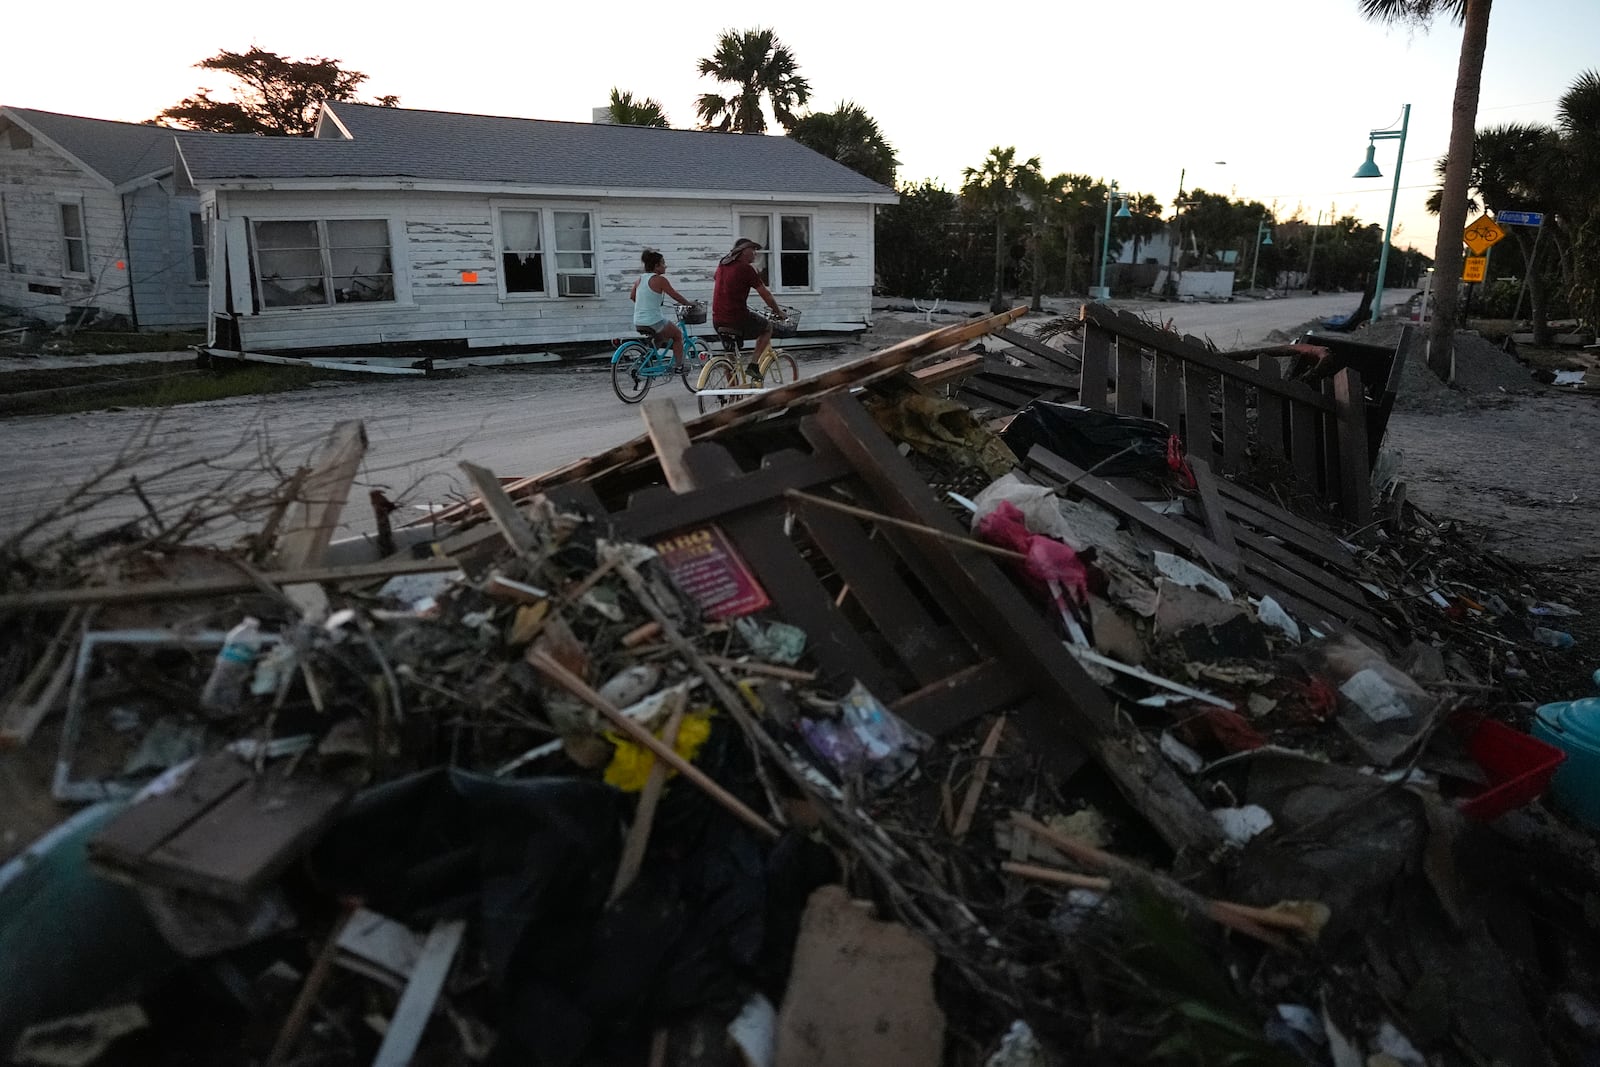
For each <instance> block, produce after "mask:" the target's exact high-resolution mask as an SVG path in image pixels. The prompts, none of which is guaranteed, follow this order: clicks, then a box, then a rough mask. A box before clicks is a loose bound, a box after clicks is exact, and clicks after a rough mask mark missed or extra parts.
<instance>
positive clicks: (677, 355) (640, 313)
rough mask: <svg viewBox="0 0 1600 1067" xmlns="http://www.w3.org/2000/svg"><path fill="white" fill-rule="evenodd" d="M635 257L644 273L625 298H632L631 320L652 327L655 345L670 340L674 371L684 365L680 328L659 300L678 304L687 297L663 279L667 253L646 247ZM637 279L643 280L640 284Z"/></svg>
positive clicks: (681, 368) (684, 301)
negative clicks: (642, 267)
mask: <svg viewBox="0 0 1600 1067" xmlns="http://www.w3.org/2000/svg"><path fill="white" fill-rule="evenodd" d="M639 260H640V262H642V263H643V264H644V269H645V273H644V274H641V275H639V277H638V278H637V279H636V280H635V281H634V283H633V288H632V289H631V290H629V292H628V299H629V300H632V301H633V324H634V325H635V326H643V327H646V328H648V329H650V330H652V331H653V332H654V334H655V339H656V343H657V344H658V345H659V344H661V343H662V342H663V341H671V342H672V370H673V373H674V374H676V373H678V372H680V371H682V370H683V369H684V364H683V330H681V329H680V328H679V327H678V324H677V323H676V322H673V321H672V319H671V318H669V317H668V316H667V314H666V312H665V311H663V310H662V308H661V301H662V298H663V297H668V296H670V297H672V299H674V300H676V301H677V302H678V303H680V304H687V303H689V302H690V301H689V298H688V297H686V296H684V295H683V294H681V293H679V292H678V290H676V289H674V288H673V287H672V283H671V282H669V281H667V257H665V256H663V255H662V254H661V253H660V252H657V251H655V250H654V249H650V248H647V249H645V250H644V252H643V253H642V254H641V255H640V256H639ZM640 282H643V283H644V284H643V285H642V286H641V285H640V284H639V283H640ZM701 321H704V320H701Z"/></svg>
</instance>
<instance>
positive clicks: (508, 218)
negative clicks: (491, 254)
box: [500, 211, 544, 293]
mask: <svg viewBox="0 0 1600 1067" xmlns="http://www.w3.org/2000/svg"><path fill="white" fill-rule="evenodd" d="M539 214H540V213H539V212H537V211H502V212H500V272H501V274H502V275H503V276H504V278H505V284H506V292H508V293H542V292H544V252H543V251H542V244H541V241H540V231H541V226H540V218H539Z"/></svg>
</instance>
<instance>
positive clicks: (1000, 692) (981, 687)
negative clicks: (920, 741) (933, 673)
mask: <svg viewBox="0 0 1600 1067" xmlns="http://www.w3.org/2000/svg"><path fill="white" fill-rule="evenodd" d="M1032 691H1033V690H1032V689H1031V687H1030V686H1029V684H1028V681H1027V679H1025V678H1024V677H1023V676H1022V675H1020V674H1018V673H1017V672H1016V670H1014V669H1013V668H1012V667H1011V665H1010V664H1008V663H1005V662H1003V661H1001V660H999V659H986V660H984V661H983V662H982V663H975V664H973V665H972V666H970V667H967V668H965V669H963V670H960V671H957V672H956V673H954V674H951V675H948V676H946V677H944V678H940V679H938V680H937V681H935V682H932V683H931V684H928V685H925V686H923V687H922V688H921V689H918V690H916V691H915V692H912V693H907V694H906V695H905V696H903V697H901V698H900V699H899V700H897V701H895V702H894V703H893V704H892V705H890V710H892V711H893V712H894V713H895V714H896V715H898V716H900V717H901V718H902V719H904V720H905V721H906V722H908V723H910V724H911V725H913V726H915V727H916V728H917V729H919V730H922V731H924V732H926V733H929V734H932V735H933V736H934V737H940V736H942V735H944V734H947V733H949V732H950V731H951V730H954V729H956V728H957V727H959V726H961V725H962V724H963V723H967V722H971V721H972V719H974V718H975V717H977V716H979V715H982V714H985V713H986V712H989V711H996V710H1000V709H1002V708H1007V707H1010V706H1011V705H1013V704H1016V703H1019V702H1020V701H1022V700H1023V699H1025V698H1026V697H1027V696H1028V695H1029V694H1030V693H1031V692H1032Z"/></svg>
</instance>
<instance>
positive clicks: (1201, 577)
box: [1151, 551, 1233, 600]
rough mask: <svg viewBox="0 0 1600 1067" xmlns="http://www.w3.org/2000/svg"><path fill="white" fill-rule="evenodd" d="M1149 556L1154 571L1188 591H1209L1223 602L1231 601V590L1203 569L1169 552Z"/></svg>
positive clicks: (1154, 553) (1157, 552)
mask: <svg viewBox="0 0 1600 1067" xmlns="http://www.w3.org/2000/svg"><path fill="white" fill-rule="evenodd" d="M1151 555H1152V556H1153V557H1154V558H1155V562H1156V570H1158V571H1160V572H1161V574H1162V576H1163V577H1166V578H1170V579H1171V580H1172V581H1174V582H1177V583H1178V584H1179V585H1186V586H1188V587H1189V588H1190V589H1207V590H1210V591H1211V592H1213V593H1215V594H1217V596H1219V597H1221V598H1222V599H1223V600H1232V599H1233V590H1232V589H1229V588H1228V586H1227V584H1226V583H1225V582H1223V580H1222V579H1221V578H1218V577H1217V576H1216V575H1214V574H1212V573H1211V572H1210V571H1208V570H1206V569H1205V568H1204V567H1199V566H1196V565H1195V564H1193V563H1190V562H1189V561H1188V560H1186V559H1184V558H1183V557H1182V556H1174V555H1173V554H1172V553H1170V552H1161V551H1156V552H1152V553H1151Z"/></svg>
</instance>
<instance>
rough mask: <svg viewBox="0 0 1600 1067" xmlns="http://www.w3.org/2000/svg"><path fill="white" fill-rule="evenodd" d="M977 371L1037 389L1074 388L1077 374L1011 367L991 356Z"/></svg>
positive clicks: (987, 376) (988, 376)
mask: <svg viewBox="0 0 1600 1067" xmlns="http://www.w3.org/2000/svg"><path fill="white" fill-rule="evenodd" d="M978 373H980V374H982V375H983V376H984V377H985V378H998V379H1000V380H1001V381H1002V382H1021V383H1023V384H1025V385H1027V386H1030V387H1034V389H1035V391H1037V390H1038V389H1076V388H1077V387H1078V376H1077V375H1076V374H1063V373H1061V372H1059V371H1056V372H1052V371H1043V370H1034V369H1033V368H1032V367H1013V366H1012V365H1011V364H1009V363H1007V362H1006V361H1005V360H1003V359H1000V358H998V357H995V356H991V357H989V358H987V359H985V360H984V361H983V369H982V370H981V371H979V372H978Z"/></svg>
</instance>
